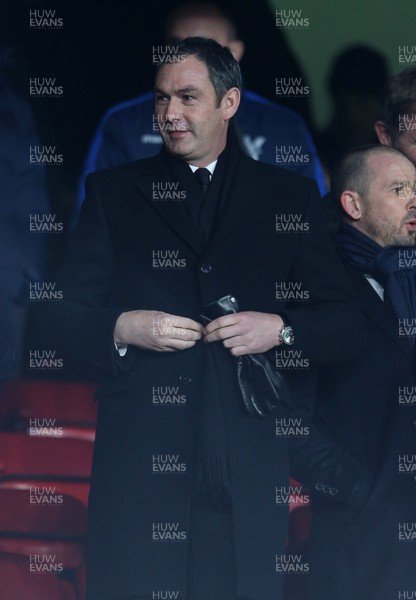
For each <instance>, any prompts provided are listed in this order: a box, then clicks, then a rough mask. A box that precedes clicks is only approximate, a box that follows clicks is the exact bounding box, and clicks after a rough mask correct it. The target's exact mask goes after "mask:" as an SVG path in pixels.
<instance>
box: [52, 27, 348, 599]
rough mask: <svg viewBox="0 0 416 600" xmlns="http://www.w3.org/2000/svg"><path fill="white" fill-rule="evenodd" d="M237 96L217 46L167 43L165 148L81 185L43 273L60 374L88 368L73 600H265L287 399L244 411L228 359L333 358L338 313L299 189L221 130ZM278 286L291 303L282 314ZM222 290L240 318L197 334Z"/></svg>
mask: <svg viewBox="0 0 416 600" xmlns="http://www.w3.org/2000/svg"><path fill="white" fill-rule="evenodd" d="M240 90H241V75H240V71H239V67H238V63H237V62H236V61H235V60H234V59H233V57H232V55H231V53H230V52H229V51H228V49H226V48H223V47H221V46H220V45H219V44H217V43H216V42H214V41H213V40H204V39H201V38H189V39H187V40H185V41H184V42H181V43H180V44H179V45H178V46H177V47H175V48H172V54H171V60H170V61H169V62H168V61H166V63H165V64H163V65H162V66H160V67H159V69H158V72H157V77H156V87H155V117H156V119H157V121H158V123H159V127H160V130H161V134H162V136H163V140H164V149H163V150H162V151H161V153H160V154H159V155H158V156H157V157H153V158H149V159H145V160H141V161H138V162H135V163H131V164H128V165H125V166H122V167H118V168H115V169H109V170H106V171H101V172H98V173H95V174H92V175H90V176H89V178H88V179H87V183H86V192H87V194H86V201H85V203H84V206H83V210H82V213H81V218H80V221H79V224H78V226H77V229H76V231H75V232H74V239H73V242H72V244H70V247H69V251H68V254H67V256H66V258H65V260H64V263H63V265H62V267H61V269H60V272H59V274H58V279H57V285H59V286H61V287H59V289H62V290H63V297H64V300H63V302H61V303H56V304H55V305H53V306H50V307H49V311H48V313H47V317H46V321H47V323H46V322H45V324H44V326H45V329H48V331H49V336H50V338H49V339H51V340H52V342H51V343H53V347H54V348H55V349H56V352H57V354H59V355H60V356H61V357H62V359H63V361H64V365H65V366H68V367H69V366H71V367H72V366H77V365H81V366H82V365H86V364H88V365H90V367H91V368H94V369H98V370H99V371H100V372H101V373H103V374H104V375H106V379H104V381H103V383H102V385H101V387H100V388H99V391H98V393H97V398H98V400H99V417H98V425H97V437H96V444H95V455H94V466H93V473H92V485H91V494H90V505H89V511H90V519H89V548H88V600H127V599H130V600H133V599H135V600H137V599H139V598H146V599H150V598H168V597H171V598H184V597H186V598H187V599H188V600H191V599H192V600H213V599H214V598H215V599H216V600H235V599H236V598H237V597H238V598H244V599H250V600H277V599H278V598H281V589H282V579H283V574H282V571H281V569H280V568H279V567H280V566H281V565H282V557H283V556H284V552H285V536H286V524H287V506H286V510H285V509H284V508H283V509H282V508H281V507H277V506H276V489H277V488H280V487H282V486H285V485H287V483H288V448H287V440H286V439H285V437H284V436H281V435H279V434H278V433H277V432H276V419H282V418H284V417H285V415H286V406H287V402H288V400H287V399H286V400H285V402H284V401H283V397H284V398H287V397H286V395H285V393H284V390H283V389H282V390H281V393H282V396H281V397H282V401H281V402H279V403H278V404H277V407H276V408H275V409H273V410H272V411H271V412H269V413H268V414H263V417H261V416H259V415H253V414H249V412H248V411H247V409H246V405H244V403H243V398H242V395H241V389H240V387H239V385H238V383H237V375H236V368H237V361H238V358H239V357H241V356H246V355H247V354H249V353H252V354H255V355H259V354H264V353H267V357H268V358H267V360H269V361H271V362H270V364H271V365H272V366H273V368H274V367H275V366H276V365H277V366H279V365H283V366H284V367H285V368H287V369H290V368H291V365H295V364H296V368H299V369H306V370H307V369H309V368H310V367H311V366H312V367H313V366H320V365H321V366H322V365H328V364H332V363H334V362H339V361H342V360H344V359H345V357H347V356H348V355H350V354H351V352H352V349H353V337H354V336H353V335H352V334H351V331H352V329H353V324H354V323H355V320H356V319H357V313H356V309H355V307H354V304H353V303H350V301H349V300H348V295H347V292H346V291H345V290H344V287H343V284H342V281H341V278H340V276H339V270H340V268H341V267H340V263H339V261H338V260H337V258H336V255H335V253H334V250H333V248H332V246H331V242H330V240H329V237H328V234H327V232H326V231H325V229H324V227H323V225H322V218H321V216H320V213H319V196H318V194H317V189H316V185H315V183H314V182H313V181H312V180H309V179H307V178H303V177H300V176H297V175H295V174H292V173H289V172H286V171H284V170H281V169H276V168H274V167H271V166H269V165H266V164H262V163H259V162H256V161H254V160H252V159H251V158H249V157H248V156H246V155H245V154H244V152H243V151H242V150H241V148H240V147H239V145H238V143H237V141H236V139H235V138H234V136H233V135H232V132H231V131H228V130H229V127H228V126H229V122H230V120H231V118H232V117H233V115H234V114H235V112H236V111H237V108H238V104H239V98H240ZM227 134H228V135H227ZM200 168H207V170H208V172H207V170H206V169H204V170H203V172H202V175H201V172H198V173H196V175H195V176H194V174H193V171H196V170H197V169H200ZM200 179H201V182H200ZM283 285H287V286H289V288H290V289H293V290H299V289H300V290H301V291H302V292H303V301H302V302H298V303H296V302H294V303H292V305H291V304H290V303H288V302H287V301H286V299H287V297H286V296H285V295H284V294H283V295H282V294H281V292H282V286H283ZM290 286H291V287H290ZM299 286H300V288H299ZM277 292H279V294H278V293H277ZM227 295H233V297H235V298H236V299H237V300H238V302H239V308H240V312H238V313H236V314H229V315H226V316H221V317H219V318H214V320H213V321H211V322H210V323H209V324H208V325H206V326H204V325H203V324H202V323H205V321H203V320H202V317H201V313H204V312H205V307H206V306H207V305H208V304H210V303H212V302H215V301H216V300H218V299H220V298H222V297H224V296H227ZM292 299H293V296H292ZM219 342H220V343H219ZM264 356H266V355H265V354H264ZM292 368H294V367H292ZM256 389H257V388H256ZM246 400H247V398H246ZM251 400H252V397H251V396H250V397H249V398H248V402H251ZM270 400H272V396H270Z"/></svg>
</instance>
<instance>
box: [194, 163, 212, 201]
mask: <svg viewBox="0 0 416 600" xmlns="http://www.w3.org/2000/svg"><path fill="white" fill-rule="evenodd" d="M194 175H195V177H196V178H197V180H198V183H199V185H200V186H201V190H202V195H203V196H205V194H206V193H207V190H208V186H209V182H210V179H211V173H210V172H209V171H208V169H205V168H204V167H201V168H199V169H197V170H196V171H195V173H194Z"/></svg>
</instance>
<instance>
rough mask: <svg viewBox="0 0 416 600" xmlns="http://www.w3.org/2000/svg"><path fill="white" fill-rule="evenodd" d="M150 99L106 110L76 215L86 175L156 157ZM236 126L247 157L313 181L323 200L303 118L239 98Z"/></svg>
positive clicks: (148, 96)
mask: <svg viewBox="0 0 416 600" xmlns="http://www.w3.org/2000/svg"><path fill="white" fill-rule="evenodd" d="M153 108H154V97H153V93H148V94H145V95H143V96H139V97H138V98H134V99H133V100H128V101H126V102H122V103H120V104H117V105H116V106H114V107H113V108H110V110H108V111H107V112H106V114H105V115H104V117H103V119H102V121H101V123H100V125H99V127H98V130H97V132H96V134H95V137H94V139H93V141H92V144H91V147H90V150H89V153H88V157H87V160H86V163H85V167H84V172H83V176H82V182H81V188H80V193H79V198H78V206H77V211H76V212H78V210H79V208H80V206H81V204H82V202H83V198H84V180H85V177H86V175H87V174H88V173H90V172H91V171H97V170H99V169H105V168H108V167H116V166H119V165H122V164H124V163H128V162H131V161H134V160H139V159H141V158H147V157H150V156H154V155H155V154H157V153H158V152H159V150H160V148H161V145H162V138H161V137H160V135H159V133H158V127H157V123H156V122H155V121H154V118H153ZM235 119H236V124H237V127H238V129H239V133H240V136H241V138H242V140H243V143H244V146H245V148H246V151H247V153H248V154H249V155H250V156H251V157H252V158H254V159H255V160H261V161H262V162H265V163H268V164H271V165H277V166H280V167H285V168H287V169H290V170H291V171H295V172H297V173H300V174H302V175H306V176H307V177H311V178H313V179H315V180H316V182H317V183H318V186H319V190H320V192H321V194H322V195H324V194H326V192H327V190H326V185H325V180H324V175H323V171H322V167H321V165H320V162H319V159H318V156H317V153H316V148H315V145H314V143H313V141H312V137H311V135H310V133H309V131H308V129H307V128H306V126H305V124H304V122H303V119H302V117H300V116H299V115H298V114H297V113H295V112H294V111H292V110H290V109H288V108H286V107H283V106H281V105H280V104H277V103H274V102H271V101H270V100H266V99H265V98H261V97H260V96H257V95H256V94H254V93H253V92H249V91H245V92H243V94H242V98H241V103H240V107H239V109H238V112H237V114H236V117H235Z"/></svg>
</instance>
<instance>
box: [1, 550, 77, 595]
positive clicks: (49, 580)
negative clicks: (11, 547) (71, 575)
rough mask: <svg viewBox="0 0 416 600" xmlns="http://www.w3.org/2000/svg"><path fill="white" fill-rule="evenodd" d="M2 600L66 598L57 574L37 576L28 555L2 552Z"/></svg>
mask: <svg viewBox="0 0 416 600" xmlns="http://www.w3.org/2000/svg"><path fill="white" fill-rule="evenodd" d="M0 581H1V585H0V600H66V598H67V595H66V594H65V592H64V590H62V585H61V582H60V580H59V579H58V577H56V575H50V576H48V577H45V576H41V575H40V576H36V574H34V573H33V572H31V571H30V560H29V557H27V556H21V555H18V554H5V553H3V552H0Z"/></svg>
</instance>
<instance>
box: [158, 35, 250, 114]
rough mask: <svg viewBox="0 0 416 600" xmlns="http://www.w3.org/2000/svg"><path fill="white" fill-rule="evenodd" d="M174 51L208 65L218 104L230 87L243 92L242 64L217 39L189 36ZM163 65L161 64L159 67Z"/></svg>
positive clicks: (177, 54)
mask: <svg viewBox="0 0 416 600" xmlns="http://www.w3.org/2000/svg"><path fill="white" fill-rule="evenodd" d="M173 53H174V54H175V56H184V57H186V56H194V57H195V58H196V59H197V60H199V61H201V62H203V63H204V64H205V65H206V67H207V69H208V74H209V78H210V80H211V83H212V85H213V86H214V90H215V95H216V97H217V104H218V106H219V104H220V102H221V100H222V99H223V97H224V94H225V93H226V92H227V90H229V89H230V88H233V87H236V88H238V89H239V90H240V92H241V90H242V87H243V84H242V77H241V71H240V66H239V64H238V62H237V61H236V60H235V58H234V56H233V55H232V54H231V52H230V50H229V49H228V48H226V47H225V46H221V44H218V42H216V41H215V40H210V39H206V38H201V37H189V38H186V39H185V40H182V41H181V42H179V43H178V44H175V46H174V49H173ZM162 66H163V64H160V65H159V66H158V69H160V68H161V67H162Z"/></svg>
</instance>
